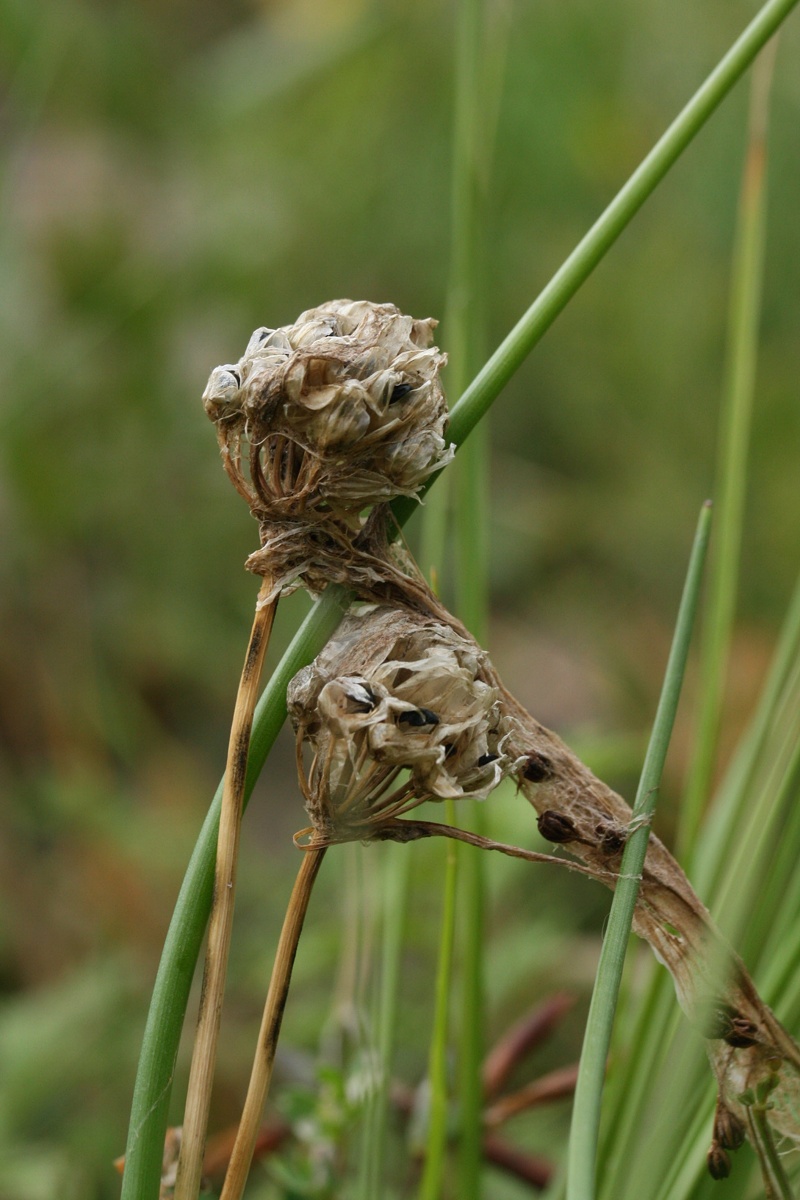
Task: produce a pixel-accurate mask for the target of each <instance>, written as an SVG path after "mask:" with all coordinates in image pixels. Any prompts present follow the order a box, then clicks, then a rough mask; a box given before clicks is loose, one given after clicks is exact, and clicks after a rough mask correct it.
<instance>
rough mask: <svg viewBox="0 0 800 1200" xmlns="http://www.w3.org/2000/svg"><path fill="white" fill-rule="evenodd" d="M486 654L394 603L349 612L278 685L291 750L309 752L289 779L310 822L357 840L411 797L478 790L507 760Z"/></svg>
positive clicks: (479, 793) (487, 787)
mask: <svg viewBox="0 0 800 1200" xmlns="http://www.w3.org/2000/svg"><path fill="white" fill-rule="evenodd" d="M487 663H488V659H487V657H486V655H485V654H484V653H483V651H481V650H480V649H479V648H478V647H477V646H476V645H475V644H474V643H473V642H470V641H467V640H466V639H464V638H462V637H460V636H459V635H458V634H457V633H456V632H455V631H454V630H452V629H451V628H450V627H449V626H446V625H441V624H439V623H438V622H436V621H433V620H431V619H428V618H424V617H421V616H418V615H417V614H414V613H411V612H408V611H406V610H398V609H389V608H369V609H365V610H362V611H361V612H359V613H354V614H352V615H350V616H349V617H348V618H347V619H346V620H345V621H344V623H343V624H342V626H341V627H340V629H339V631H338V633H337V635H336V637H335V638H334V639H333V640H332V641H331V642H329V643H328V645H327V646H326V647H325V649H324V650H323V651H322V653H321V654H320V656H319V657H318V658H317V659H316V660H315V662H314V663H312V664H311V666H309V667H306V668H305V669H304V670H302V671H301V672H300V673H299V674H298V675H296V676H295V678H294V679H293V680H292V683H291V684H290V685H289V691H288V705H289V713H290V716H291V718H292V722H293V724H294V726H295V729H296V730H297V732H298V742H299V746H300V748H301V752H302V745H303V743H308V744H310V746H311V748H312V751H313V761H312V766H311V769H310V771H309V772H308V775H307V777H306V776H305V775H304V776H303V778H302V779H301V782H302V784H303V788H304V791H305V794H306V800H307V802H308V807H309V812H310V813H311V816H312V820H313V821H314V823H315V826H316V827H317V828H318V829H326V830H328V831H329V832H330V831H332V830H335V831H336V832H337V833H338V834H339V835H341V833H342V830H343V829H344V830H348V831H349V833H350V834H351V835H352V834H353V833H355V836H363V837H368V836H369V834H370V828H369V827H370V826H373V827H374V826H375V825H377V824H380V822H381V821H386V820H388V819H390V818H392V817H395V816H397V815H398V814H399V813H400V812H403V811H406V810H407V809H408V808H411V807H413V806H414V805H415V804H417V803H420V802H421V801H422V800H426V799H444V798H446V797H462V796H471V797H474V798H478V799H482V798H485V797H486V796H487V795H488V794H489V792H490V791H492V789H493V788H494V787H495V786H496V784H497V783H499V781H500V779H501V778H502V777H503V775H504V774H505V773H506V772H507V771H508V769H509V768H510V766H511V762H510V760H509V759H508V756H507V753H506V750H505V743H506V738H507V726H506V721H505V719H504V716H503V712H502V709H501V704H500V696H499V692H498V689H497V688H496V687H495V686H494V684H493V683H492V682H491V681H490V678H489V677H487V676H488V673H487V671H486V666H487ZM403 770H407V771H408V772H409V775H408V778H407V779H406V780H405V781H402V780H400V778H399V777H400V773H401V772H402V771H403ZM395 785H397V787H396V790H395V791H394V792H390V791H389V789H390V788H391V787H393V786H395Z"/></svg>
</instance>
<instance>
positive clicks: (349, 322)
mask: <svg viewBox="0 0 800 1200" xmlns="http://www.w3.org/2000/svg"><path fill="white" fill-rule="evenodd" d="M435 326H436V322H435V321H433V320H414V318H412V317H409V316H406V315H405V314H403V313H401V312H400V311H399V309H397V308H395V307H394V305H392V304H372V303H370V302H369V301H355V302H354V301H350V300H333V301H331V302H330V303H328V304H323V305H321V306H320V307H319V308H314V309H310V310H309V311H308V312H305V313H303V314H302V315H301V316H300V317H299V318H298V319H297V321H296V322H295V323H294V324H293V325H287V326H284V327H282V328H280V329H266V328H264V329H257V330H256V331H255V333H254V334H253V336H252V337H251V339H250V342H249V344H248V346H247V349H246V350H245V353H244V355H243V356H242V358H241V359H240V360H239V362H238V363H235V364H231V365H227V366H221V367H217V368H216V369H215V370H214V371H213V372H212V373H211V377H210V379H209V381H208V385H207V387H206V390H205V392H204V394H203V402H204V404H205V408H206V412H207V413H208V415H209V416H210V418H211V419H212V421H214V423H215V425H216V428H217V436H218V438H219V442H220V446H221V449H222V455H223V461H224V464H225V468H226V470H227V472H228V474H229V475H230V477H231V479H232V481H233V483H234V485H235V487H236V488H237V490H238V491H239V492H240V493H241V495H242V496H244V498H245V499H246V500H247V502H248V504H249V505H250V508H251V510H252V512H253V515H254V516H255V517H256V519H257V520H258V521H259V524H260V527H261V549H260V550H259V551H257V552H256V553H255V554H253V555H251V556H250V559H249V560H248V564H247V565H248V567H249V569H250V570H252V571H255V572H256V573H257V574H270V575H272V576H273V577H274V578H279V579H280V581H281V586H286V585H287V584H289V583H290V582H292V580H293V579H300V580H301V581H302V582H305V583H308V584H309V585H310V586H311V587H312V589H314V590H319V589H320V588H321V587H323V586H324V585H325V583H326V582H327V581H328V579H329V578H331V573H332V572H333V571H335V570H336V568H337V567H338V570H339V573H340V574H341V573H342V572H343V570H344V568H345V566H346V557H345V558H343V547H344V548H345V549H348V552H349V553H351V552H350V551H349V548H350V547H351V546H352V545H353V543H354V539H356V538H357V537H358V535H359V534H360V533H361V532H362V518H361V515H360V514H361V513H362V512H363V510H364V509H366V508H369V507H370V506H372V505H376V504H380V503H382V502H385V501H388V500H391V499H392V498H393V497H394V496H398V495H405V496H416V495H417V494H418V492H419V490H420V488H421V487H422V485H423V484H424V483H425V482H426V480H427V479H428V478H429V476H430V475H431V474H433V473H434V472H435V471H438V470H439V469H440V468H441V467H443V466H445V465H446V464H447V463H448V462H450V460H451V459H452V456H453V449H452V447H451V446H449V445H448V444H447V441H446V439H445V428H446V424H447V405H446V402H445V398H444V393H443V391H442V387H441V383H440V380H439V372H440V370H441V368H442V366H443V365H444V363H445V362H446V357H445V355H443V354H442V353H441V352H440V351H439V350H438V349H437V348H436V347H435V346H434V345H433V344H432V342H433V331H434V328H435ZM362 550H363V551H364V553H366V554H367V556H369V555H370V553H371V551H370V549H369V548H367V547H360V548H357V549H356V551H355V555H356V557H358V555H359V554H360V553H361V551H362ZM351 556H352V553H351ZM369 569H371V570H373V571H374V569H375V564H374V562H373V563H372V564H371V567H370V568H369ZM362 570H363V564H362ZM355 583H356V585H357V584H358V580H355ZM367 590H369V588H367Z"/></svg>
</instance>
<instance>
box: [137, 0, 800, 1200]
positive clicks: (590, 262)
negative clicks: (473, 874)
mask: <svg viewBox="0 0 800 1200" xmlns="http://www.w3.org/2000/svg"><path fill="white" fill-rule="evenodd" d="M797 3H798V0H768V3H767V4H765V5H764V7H763V8H762V9H761V10H760V12H759V13H758V14H757V16H756V17H755V18H754V20H753V21H752V22H751V23H750V25H748V27H747V28H746V30H745V31H744V33H743V34H742V35H741V37H740V38H739V39H738V41H737V42H736V43H735V45H734V46H733V47H732V49H731V50H730V51H729V52H728V54H727V55H726V56H725V57H724V58H723V60H722V61H721V62H720V64H719V65H718V67H717V68H716V69H715V70H714V71H713V72H712V74H711V75H710V76H709V77H708V79H707V80H706V81H705V83H703V84H702V86H701V87H700V89H699V90H698V91H697V92H696V93H695V96H694V97H693V99H692V100H691V101H690V102H689V104H688V105H687V106H686V107H685V108H684V109H683V111H682V113H681V114H680V115H679V116H678V117H677V118H676V120H675V121H674V122H673V123H672V125H671V126H670V127H669V129H668V130H667V132H666V133H665V134H664V135H663V137H662V138H661V139H660V141H659V142H658V143H657V145H656V146H655V147H654V149H653V150H652V151H651V152H650V154H649V155H648V156H647V158H646V159H645V160H644V162H643V163H642V164H641V166H640V167H639V168H638V169H637V170H636V171H635V172H634V174H633V175H632V176H631V178H630V179H629V180H628V182H627V183H626V184H625V185H624V187H623V188H622V190H621V191H620V192H619V193H618V194H617V196H616V197H615V199H614V200H613V201H612V202H611V204H610V205H609V206H608V208H607V209H606V210H605V212H604V213H603V215H602V216H601V217H600V218H599V219H598V221H596V222H595V224H594V225H593V226H592V228H591V229H590V230H589V232H588V233H587V234H586V236H585V237H584V238H583V240H582V241H581V242H580V243H579V245H578V246H577V247H576V249H575V250H574V251H573V253H572V254H571V255H570V256H569V258H568V259H567V260H566V262H565V263H564V264H563V266H562V267H561V268H560V269H559V271H558V272H557V273H556V274H555V276H554V277H553V279H552V280H551V281H550V283H549V284H548V285H547V286H546V287H545V289H544V291H543V292H542V293H541V294H540V296H539V297H538V299H537V300H535V301H534V303H533V304H532V305H531V307H530V308H529V309H528V311H527V313H525V315H524V316H523V317H522V319H521V320H520V321H519V322H518V323H517V325H516V326H515V327H514V329H513V330H512V331H511V333H510V334H509V335H508V336H507V337H506V339H505V340H504V341H503V342H502V343H501V345H500V346H499V347H498V349H497V350H496V351H495V353H494V354H493V355H492V356H491V358H490V359H489V360H488V362H487V363H486V365H485V366H484V368H483V369H482V370H481V371H480V373H479V374H478V375H477V377H476V378H475V379H474V381H473V382H472V383H471V384H470V386H469V387H468V388H467V390H466V391H465V393H464V394H463V396H462V397H461V398H460V399H459V400H458V402H457V403H456V404H455V406H454V407H453V410H452V414H451V422H450V428H449V436H450V438H451V440H452V441H453V442H454V443H455V444H456V445H457V446H460V445H461V444H462V443H463V442H464V440H465V439H466V438H467V436H468V435H469V433H470V432H471V431H472V430H473V429H474V428H475V426H476V425H477V424H478V422H479V421H480V419H481V417H482V416H483V415H484V414H485V412H486V411H487V410H488V408H489V407H490V406H491V404H492V402H493V401H494V400H495V399H496V398H497V396H498V395H499V393H500V392H501V391H502V389H503V387H504V386H505V385H506V383H507V382H508V381H509V379H510V378H511V376H512V375H513V374H514V372H515V371H516V370H517V369H518V367H519V366H520V365H521V363H522V362H523V361H524V359H525V357H526V356H527V354H529V353H530V351H531V350H532V349H533V347H534V346H535V345H536V343H537V342H538V341H539V340H540V339H541V337H543V336H544V334H545V333H546V331H547V329H549V327H550V325H552V323H553V322H554V321H555V319H556V317H557V316H558V315H559V313H560V312H561V311H562V310H563V308H564V307H565V306H566V304H567V303H568V301H569V300H570V299H571V297H572V296H573V295H574V294H575V293H576V292H577V290H578V288H579V287H580V286H581V284H582V283H583V282H584V281H585V280H586V279H587V278H588V277H589V275H590V274H591V272H592V271H593V270H594V268H595V266H596V265H597V263H598V262H599V261H600V260H601V259H602V257H603V256H604V255H605V254H606V253H607V251H608V250H609V249H610V247H611V246H612V245H613V243H614V241H615V240H616V238H617V237H618V236H619V234H620V233H621V232H622V230H623V229H624V227H625V225H626V224H627V223H628V222H629V221H630V220H631V219H632V218H633V216H635V214H636V212H637V211H638V210H639V208H641V206H642V204H643V203H644V201H645V200H646V199H647V197H648V196H649V195H650V194H651V192H652V191H653V189H654V188H655V187H656V185H657V184H658V183H659V182H660V180H661V179H662V178H663V177H664V175H665V174H666V173H667V171H668V170H669V168H670V167H671V166H672V164H673V163H674V162H675V161H676V159H677V158H678V157H679V156H680V154H681V153H682V151H683V150H684V149H685V148H686V146H687V145H688V144H689V143H690V142H691V140H692V138H693V137H694V135H695V134H696V133H697V132H698V130H699V129H700V128H701V127H702V125H703V124H704V122H705V121H706V120H707V119H708V118H709V117H710V115H711V113H712V112H713V111H714V109H715V108H717V107H718V106H719V104H720V103H721V102H722V100H723V99H724V98H725V96H726V95H727V94H728V92H729V91H730V90H731V88H732V87H733V86H734V84H735V83H736V82H737V80H738V79H739V78H740V77H741V75H742V74H743V73H744V71H745V70H746V69H747V67H748V66H749V64H750V63H751V62H752V60H753V58H754V57H755V55H756V54H757V53H758V51H759V50H760V49H761V48H762V46H763V45H764V44H765V42H766V41H767V40H768V39H769V38H770V37H771V36H772V34H773V33H774V32H775V31H776V29H777V28H778V27H779V25H780V24H781V22H782V21H783V20H784V19H785V18H786V17H787V16H788V14H789V13H790V12H791V11H792V9H793V8H794V7H795V6H796V4H797ZM415 507H416V506H415V503H414V501H410V500H408V501H405V502H402V501H401V502H396V503H395V504H394V506H393V509H394V512H395V515H396V517H397V519H398V522H399V523H400V524H403V523H404V522H405V520H406V519H407V518H408V516H409V515H410V514H411V512H413V511H414V510H415ZM342 603H343V594H342V592H341V590H340V589H338V588H337V589H328V591H327V592H326V594H325V595H324V596H323V597H322V598H321V600H319V601H318V602H317V604H316V605H315V607H314V608H313V609H312V611H311V613H310V614H309V615H308V617H307V618H306V620H305V622H304V623H303V625H302V626H301V628H300V629H299V630H298V633H297V636H296V637H295V639H294V641H293V642H292V646H291V647H290V651H287V655H286V656H285V658H284V660H283V661H282V663H281V665H280V667H279V668H278V671H277V672H276V674H275V675H274V676H273V679H272V680H270V682H269V684H268V685H267V689H266V691H265V693H264V697H263V698H262V703H260V704H259V706H258V708H257V710H256V716H255V720H254V724H253V734H252V740H251V745H250V757H249V771H250V772H251V778H252V779H255V777H256V776H257V775H258V773H259V772H260V771H261V768H262V767H263V765H264V760H265V756H266V753H267V751H268V749H269V747H270V746H271V744H272V741H271V740H270V739H272V740H274V736H275V733H273V732H272V730H273V729H275V732H277V729H276V725H277V727H279V726H280V724H281V723H282V721H283V719H284V717H285V711H286V697H285V692H286V684H287V683H288V680H289V679H290V678H291V676H292V674H293V673H294V672H295V671H297V670H299V669H300V667H302V666H304V665H305V664H306V663H307V662H309V661H310V660H311V659H312V658H313V657H314V655H315V654H317V653H318V652H319V650H320V649H321V648H322V646H323V645H324V643H325V641H326V640H327V638H328V637H329V636H330V633H331V632H332V630H333V628H335V624H336V621H337V620H338V614H339V613H340V612H341V605H342ZM290 652H292V653H291V657H290ZM289 667H291V669H289ZM281 688H282V691H281ZM219 795H220V793H219V792H218V794H217V799H215V801H214V803H213V804H212V808H211V810H210V811H209V815H208V818H207V820H206V823H205V824H204V826H203V829H202V831H201V834H200V837H199V839H198V842H197V846H196V848H195V852H194V853H193V855H192V858H191V860H190V863H189V866H188V868H187V872H186V876H185V878H184V882H183V886H182V888H181V892H180V895H179V898H178V902H177V904H176V908H175V911H174V913H173V917H172V921H171V923H170V930H169V932H168V934H167V939H166V941H165V946H164V951H163V954H162V959H161V964H160V966H159V972H158V976H157V980H156V985H155V987H154V991H153V999H152V1002H151V1008H150V1013H149V1015H148V1020H147V1025H146V1028H145V1034H144V1041H143V1048H142V1053H141V1056H140V1060H139V1068H138V1071H137V1079H136V1085H135V1089H134V1098H133V1104H132V1110H131V1120H130V1126H129V1132H128V1149H127V1155H126V1162H127V1165H126V1170H125V1176H124V1178H123V1185H122V1198H123V1200H156V1198H157V1196H158V1191H159V1181H160V1175H161V1156H162V1148H163V1144H164V1133H165V1131H166V1124H167V1111H168V1105H169V1097H170V1089H171V1086H172V1077H173V1072H174V1067H175V1061H176V1058H177V1048H178V1041H179V1038H180V1030H181V1026H182V1023H183V1017H184V1014H185V1009H186V1003H187V1001H188V995H189V987H190V984H191V976H192V973H193V971H194V967H195V964H196V961H197V956H198V954H199V952H200V944H201V942H202V937H203V931H204V929H205V924H206V921H207V919H208V909H209V905H210V880H211V878H212V875H213V859H214V854H215V846H216V824H217V820H218V803H219V801H218V797H219ZM248 795H249V792H248Z"/></svg>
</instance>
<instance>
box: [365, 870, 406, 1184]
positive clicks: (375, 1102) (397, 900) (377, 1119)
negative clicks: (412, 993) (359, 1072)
mask: <svg viewBox="0 0 800 1200" xmlns="http://www.w3.org/2000/svg"><path fill="white" fill-rule="evenodd" d="M384 853H386V854H388V855H389V859H388V862H387V863H386V869H385V875H384V878H385V881H386V886H385V888H384V894H383V939H382V946H381V978H380V993H379V1004H380V1008H379V1012H378V1057H379V1067H378V1069H379V1072H380V1075H379V1078H378V1083H377V1085H376V1088H375V1093H374V1095H373V1098H372V1102H371V1104H370V1106H369V1109H368V1111H367V1120H366V1123H365V1131H364V1141H363V1158H362V1168H361V1189H360V1192H359V1195H360V1197H361V1200H375V1197H376V1196H380V1194H381V1188H382V1185H383V1163H384V1158H385V1146H386V1124H387V1118H388V1113H389V1089H390V1086H391V1079H392V1062H393V1056H394V1042H395V1030H396V1026H397V1009H398V993H399V989H400V962H401V956H402V948H403V933H404V930H405V919H406V910H407V907H408V903H407V902H408V878H409V867H410V864H411V857H410V855H409V854H408V853H407V852H406V850H405V848H403V847H395V846H387V847H386V850H385V851H384Z"/></svg>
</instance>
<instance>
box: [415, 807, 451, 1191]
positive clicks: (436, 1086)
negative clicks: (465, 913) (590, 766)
mask: <svg viewBox="0 0 800 1200" xmlns="http://www.w3.org/2000/svg"><path fill="white" fill-rule="evenodd" d="M445 821H446V822H447V823H448V824H452V823H454V821H455V804H454V802H453V801H452V800H446V801H445ZM457 851H458V847H457V846H456V844H455V842H448V843H447V851H446V854H447V857H446V859H445V875H444V885H443V904H442V927H441V935H440V941H439V961H438V967H437V971H436V1003H435V1009H434V1016H433V1034H432V1037H431V1048H430V1058H429V1060H428V1081H429V1086H430V1108H429V1112H428V1132H427V1137H426V1139H425V1163H424V1166H423V1169H422V1180H421V1182H420V1188H419V1200H441V1197H442V1191H443V1187H442V1185H443V1180H444V1165H445V1156H446V1153H447V1141H448V1088H447V1043H448V1039H447V1031H448V1025H449V1015H450V980H451V978H452V974H453V943H454V935H455V924H456V883H457V880H458V853H457Z"/></svg>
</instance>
